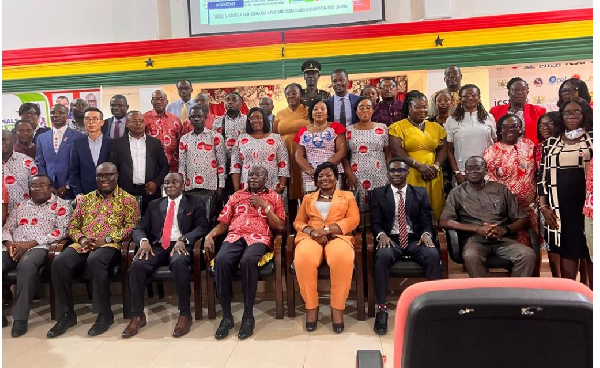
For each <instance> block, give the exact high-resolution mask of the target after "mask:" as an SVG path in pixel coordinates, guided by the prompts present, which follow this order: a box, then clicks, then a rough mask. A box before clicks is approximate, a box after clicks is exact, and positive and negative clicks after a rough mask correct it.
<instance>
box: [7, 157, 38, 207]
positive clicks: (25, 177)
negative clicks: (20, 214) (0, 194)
mask: <svg viewBox="0 0 600 368" xmlns="http://www.w3.org/2000/svg"><path fill="white" fill-rule="evenodd" d="M37 173H38V168H37V166H36V164H35V161H34V160H33V158H31V157H29V156H27V155H25V154H23V153H19V152H13V154H12V156H10V158H9V159H8V160H7V161H6V162H2V174H3V176H4V184H5V185H6V189H7V190H8V213H10V212H11V211H12V209H13V208H14V207H15V206H16V205H18V204H19V203H21V202H23V200H24V199H29V179H30V178H31V177H32V176H33V175H35V174H37Z"/></svg>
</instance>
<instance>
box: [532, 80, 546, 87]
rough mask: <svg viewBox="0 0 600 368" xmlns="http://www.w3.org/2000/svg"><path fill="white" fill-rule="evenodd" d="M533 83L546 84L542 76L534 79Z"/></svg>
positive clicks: (536, 84)
mask: <svg viewBox="0 0 600 368" xmlns="http://www.w3.org/2000/svg"><path fill="white" fill-rule="evenodd" d="M533 84H534V85H535V86H541V85H543V84H544V81H543V80H542V78H535V79H534V80H533Z"/></svg>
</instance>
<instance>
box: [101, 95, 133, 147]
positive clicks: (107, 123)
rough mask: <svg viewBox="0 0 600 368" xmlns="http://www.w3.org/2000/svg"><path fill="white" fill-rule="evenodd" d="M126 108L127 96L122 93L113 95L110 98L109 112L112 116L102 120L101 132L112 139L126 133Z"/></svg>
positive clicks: (127, 107)
mask: <svg viewBox="0 0 600 368" xmlns="http://www.w3.org/2000/svg"><path fill="white" fill-rule="evenodd" d="M127 110H129V105H128V104H127V98H125V96H123V95H114V96H113V97H112V98H111V99H110V112H111V113H112V114H113V116H112V117H111V118H108V119H105V120H104V125H103V126H102V134H104V135H106V136H107V137H109V138H112V139H117V138H120V137H123V136H124V135H127V127H126V126H125V125H126V122H127V121H126V120H127V119H126V116H127Z"/></svg>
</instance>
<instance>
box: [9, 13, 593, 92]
mask: <svg viewBox="0 0 600 368" xmlns="http://www.w3.org/2000/svg"><path fill="white" fill-rule="evenodd" d="M592 22H593V11H592V9H591V8H588V9H575V10H561V11H552V12H539V13H525V14H508V15H498V16H485V17H476V18H466V19H449V20H432V21H420V22H412V23H398V24H375V25H361V26H346V27H335V28H318V29H299V30H290V31H283V32H280V31H276V32H256V33H242V34H231V35H215V36H204V37H193V38H185V39H172V40H152V41H143V42H125V43H110V44H90V45H82V46H68V47H50V48H35V49H21V50H8V51H3V52H2V56H3V66H2V72H3V73H2V82H3V91H4V92H22V91H32V90H53V89H81V88H96V87H99V86H132V85H144V84H168V83H172V82H173V81H174V80H177V79H180V78H187V79H190V80H192V81H198V82H203V83H207V82H223V81H243V80H269V79H285V78H287V77H292V76H299V75H301V71H300V66H301V65H302V63H303V62H304V61H305V60H306V59H309V58H314V59H317V60H319V62H320V63H321V65H322V66H323V70H322V73H324V74H327V73H329V72H331V71H332V70H334V69H335V68H339V67H343V68H345V69H346V70H347V71H348V72H349V73H369V72H385V71H399V70H401V71H408V70H430V69H443V68H445V67H446V66H448V65H450V64H457V65H459V66H487V65H503V64H518V63H530V62H541V61H557V60H565V61H566V60H580V59H592V58H593V52H592V35H593V26H592Z"/></svg>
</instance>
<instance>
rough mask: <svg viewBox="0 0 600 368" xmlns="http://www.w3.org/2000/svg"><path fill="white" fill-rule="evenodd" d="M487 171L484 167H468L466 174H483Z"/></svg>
mask: <svg viewBox="0 0 600 368" xmlns="http://www.w3.org/2000/svg"><path fill="white" fill-rule="evenodd" d="M482 171H485V167H483V166H467V167H465V172H466V173H467V172H482Z"/></svg>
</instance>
